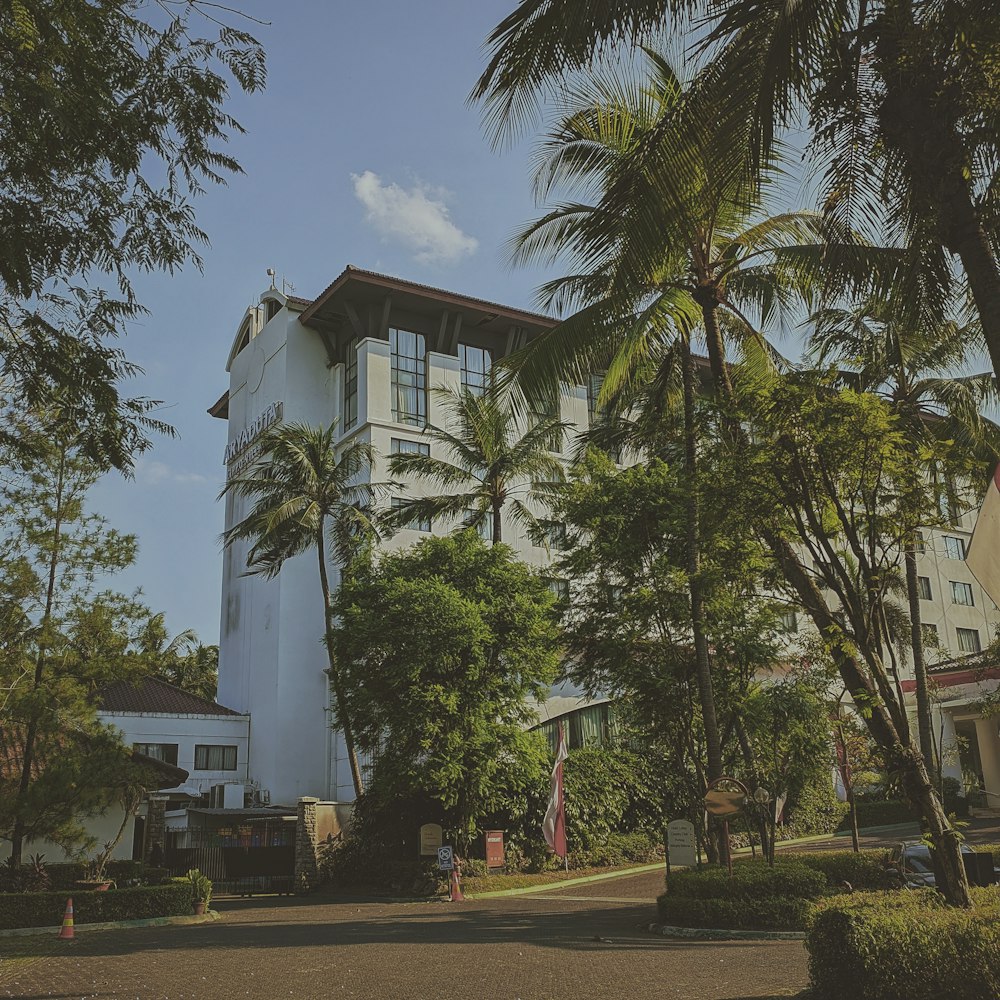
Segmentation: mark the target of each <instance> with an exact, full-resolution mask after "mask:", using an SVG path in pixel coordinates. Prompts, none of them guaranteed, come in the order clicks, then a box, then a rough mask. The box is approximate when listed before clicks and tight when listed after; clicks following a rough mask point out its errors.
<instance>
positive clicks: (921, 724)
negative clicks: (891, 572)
mask: <svg viewBox="0 0 1000 1000" xmlns="http://www.w3.org/2000/svg"><path fill="white" fill-rule="evenodd" d="M903 561H904V563H905V564H906V597H907V600H908V601H909V604H910V645H911V647H912V649H913V676H914V679H915V680H916V686H917V691H916V693H917V734H918V739H919V742H920V752H921V753H922V754H923V756H924V763H925V764H926V766H927V770H928V772H929V773H930V775H931V780H933V779H934V775H935V773H936V772H937V768H936V767H935V765H934V736H933V733H932V732H931V700H930V695H929V693H928V689H927V665H926V663H925V662H924V637H923V629H922V627H921V624H920V587H919V582H918V580H917V553H916V536H915V535H914V534H911V536H910V537H909V538H908V539H907V540H906V548H905V550H904V552H903Z"/></svg>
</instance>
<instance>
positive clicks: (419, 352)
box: [389, 327, 427, 427]
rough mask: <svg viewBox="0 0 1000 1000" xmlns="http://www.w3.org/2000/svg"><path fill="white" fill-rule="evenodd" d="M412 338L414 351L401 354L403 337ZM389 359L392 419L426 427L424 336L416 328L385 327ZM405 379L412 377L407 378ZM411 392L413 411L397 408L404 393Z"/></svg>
mask: <svg viewBox="0 0 1000 1000" xmlns="http://www.w3.org/2000/svg"><path fill="white" fill-rule="evenodd" d="M404 336H405V337H412V338H413V344H414V350H415V352H416V353H414V354H412V355H411V354H404V353H401V351H400V347H401V346H404V343H405V341H404V342H403V343H401V341H403V338H404ZM389 360H390V369H391V374H390V378H391V393H392V398H391V400H390V403H391V406H392V419H393V420H394V421H395V422H396V423H397V424H405V425H406V426H408V427H426V426H427V338H426V337H425V336H424V335H423V334H422V333H417V331H416V330H404V329H402V328H401V327H390V329H389ZM409 380H412V382H411V381H409ZM411 391H412V392H413V393H414V400H415V402H416V406H417V409H416V412H415V413H412V412H410V411H409V410H404V409H402V408H401V407H400V401H401V399H405V394H406V393H409V392H411Z"/></svg>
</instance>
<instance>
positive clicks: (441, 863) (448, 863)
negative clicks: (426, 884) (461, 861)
mask: <svg viewBox="0 0 1000 1000" xmlns="http://www.w3.org/2000/svg"><path fill="white" fill-rule="evenodd" d="M437 856H438V869H439V870H440V871H443V872H450V871H451V870H452V869H453V868H454V867H455V852H454V851H453V850H452V849H451V848H450V847H449V846H448V845H447V844H446V845H445V846H444V847H439V848H438V849H437Z"/></svg>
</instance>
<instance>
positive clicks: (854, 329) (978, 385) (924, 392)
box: [812, 302, 1000, 768]
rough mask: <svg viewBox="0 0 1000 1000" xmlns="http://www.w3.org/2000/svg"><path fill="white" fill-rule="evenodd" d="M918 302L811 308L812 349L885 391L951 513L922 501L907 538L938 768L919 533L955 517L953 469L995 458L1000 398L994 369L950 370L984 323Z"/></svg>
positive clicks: (917, 646)
mask: <svg viewBox="0 0 1000 1000" xmlns="http://www.w3.org/2000/svg"><path fill="white" fill-rule="evenodd" d="M912 305H913V303H912V302H908V303H906V306H907V308H906V309H905V311H903V310H900V309H899V308H898V307H896V308H894V304H893V303H891V302H890V303H885V302H879V303H872V302H867V303H864V304H862V305H861V306H859V307H857V308H855V309H826V310H824V311H823V312H821V313H820V314H818V315H817V316H815V317H813V319H814V321H815V323H816V328H815V332H814V334H813V337H812V350H813V353H814V355H815V357H816V358H817V360H818V361H819V362H820V364H821V365H822V364H826V363H830V362H832V363H836V364H838V365H842V366H849V367H848V368H842V369H841V375H840V380H841V381H842V382H844V383H846V384H848V385H851V386H853V387H854V388H856V389H858V390H859V391H862V392H873V393H876V394H877V395H879V396H881V397H882V398H883V399H885V400H886V402H887V404H888V406H889V408H890V410H891V412H892V413H894V414H895V415H896V417H897V418H898V426H899V428H900V430H901V431H902V432H903V434H904V435H905V440H906V442H907V443H908V445H909V449H910V455H911V463H912V489H914V490H915V491H918V492H919V491H920V489H921V484H920V480H921V479H929V480H931V481H932V482H934V483H935V484H936V485H937V487H938V489H939V490H940V491H941V504H940V505H939V511H943V512H944V513H943V514H942V515H941V516H940V517H939V518H935V517H934V512H933V511H931V510H928V509H927V508H926V507H924V509H923V510H922V511H920V517H919V518H918V520H919V522H920V523H919V524H913V525H912V526H911V527H910V529H909V530H907V531H906V532H905V537H904V539H903V540H902V548H903V560H904V568H905V579H906V594H907V603H908V606H909V616H910V646H911V650H912V660H913V673H914V678H915V680H916V698H917V726H918V734H919V743H920V752H921V753H922V754H923V756H924V759H925V760H926V761H927V764H928V766H929V767H931V768H934V766H935V765H934V761H935V754H934V737H933V732H932V723H931V703H930V694H929V690H928V684H927V669H926V663H925V660H924V648H923V647H924V640H923V630H922V628H921V621H920V600H921V597H920V588H919V583H918V579H917V553H918V551H919V546H920V544H921V543H920V541H919V537H918V534H919V529H920V528H931V527H934V526H935V524H936V523H940V524H943V525H946V524H950V523H952V520H953V518H952V516H951V513H950V512H951V511H953V510H955V509H956V508H957V506H958V505H957V504H956V503H955V498H954V496H952V495H951V493H952V492H953V484H954V482H955V480H956V478H958V479H963V478H964V479H967V478H968V477H970V476H971V477H972V478H973V479H974V480H975V479H978V471H979V468H981V467H988V466H990V465H992V464H995V463H996V461H997V458H998V457H1000V452H998V448H1000V429H998V428H997V427H996V425H995V424H994V423H993V422H992V421H990V420H988V419H987V418H985V417H984V416H983V414H982V408H983V407H984V406H987V405H989V404H993V403H995V402H996V400H997V398H998V396H997V392H996V389H995V382H994V379H993V378H992V376H991V375H989V374H976V375H958V374H951V375H949V372H952V373H954V372H957V371H959V370H961V369H962V368H963V367H964V366H965V365H966V364H967V361H968V359H969V355H970V351H971V350H972V349H973V348H974V346H975V345H976V344H977V343H979V342H981V331H980V330H979V328H978V324H970V325H964V324H959V323H956V322H954V321H949V322H944V323H938V322H933V321H928V320H927V319H926V312H925V313H923V315H924V317H925V322H924V325H921V324H920V318H921V311H920V310H914V309H913V308H912ZM941 441H952V442H954V444H955V446H954V447H952V448H950V449H949V451H948V467H947V468H945V467H942V466H940V465H935V464H933V462H932V461H931V458H932V457H933V456H936V455H938V454H940V448H939V447H938V443H939V442H941Z"/></svg>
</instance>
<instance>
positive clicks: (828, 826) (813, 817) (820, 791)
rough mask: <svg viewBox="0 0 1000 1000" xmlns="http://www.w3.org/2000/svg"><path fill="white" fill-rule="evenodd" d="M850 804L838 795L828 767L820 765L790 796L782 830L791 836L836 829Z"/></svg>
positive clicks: (803, 835) (831, 831) (808, 834)
mask: <svg viewBox="0 0 1000 1000" xmlns="http://www.w3.org/2000/svg"><path fill="white" fill-rule="evenodd" d="M848 808H849V807H848V805H847V803H846V802H841V801H840V799H838V798H837V793H836V790H835V789H834V787H833V782H832V781H830V773H829V771H828V770H826V769H820V771H819V772H818V773H817V774H816V775H815V776H814V778H813V780H812V781H810V782H808V783H807V784H806V785H804V786H803V787H802V788H801V789H799V790H798V792H797V794H795V795H794V796H791V797H790V801H789V803H788V806H787V809H786V813H787V818H786V821H785V823H784V824H783V832H784V833H785V834H786V835H787V836H788V837H810V836H812V835H813V834H818V833H833V832H834V831H835V830H836V829H837V828H838V827H839V826H840V824H841V823H842V822H843V821H844V817H846V816H847V812H848Z"/></svg>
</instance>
